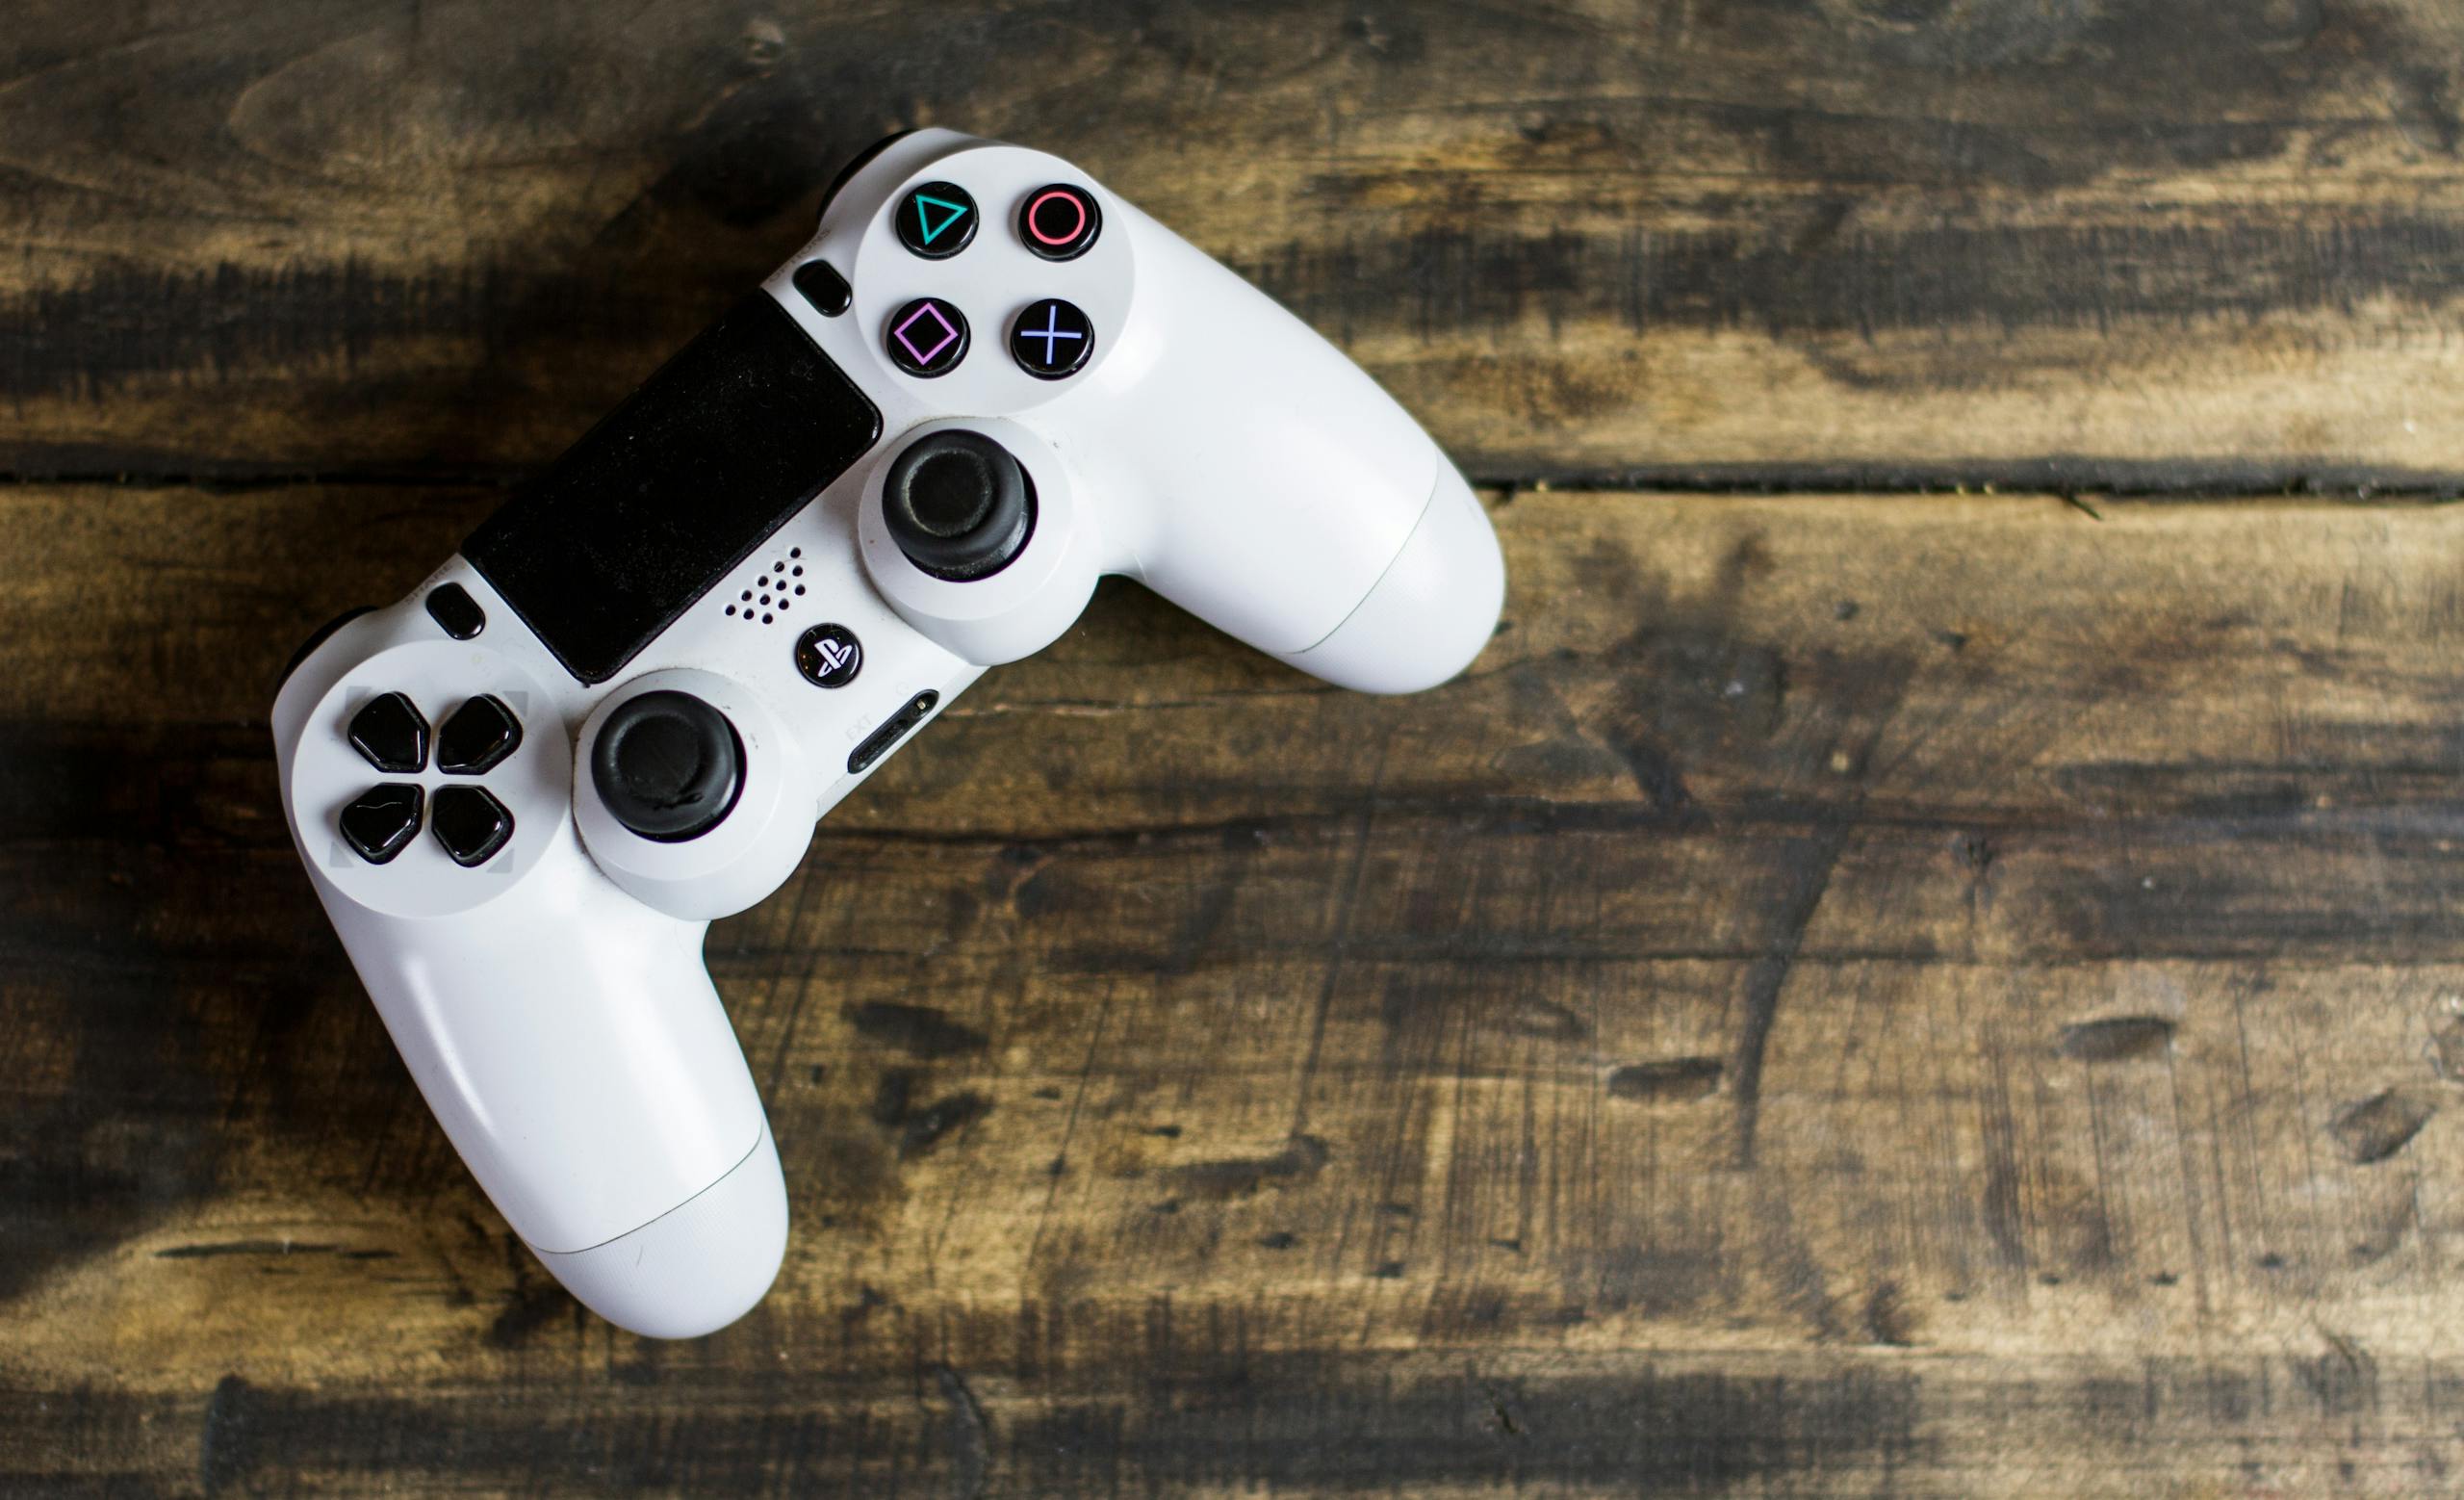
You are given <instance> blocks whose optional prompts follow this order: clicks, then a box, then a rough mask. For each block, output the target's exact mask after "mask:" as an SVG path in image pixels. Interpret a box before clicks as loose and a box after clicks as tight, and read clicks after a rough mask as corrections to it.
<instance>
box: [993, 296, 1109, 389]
mask: <svg viewBox="0 0 2464 1500" xmlns="http://www.w3.org/2000/svg"><path fill="white" fill-rule="evenodd" d="M1094 352H1095V324H1094V322H1093V320H1091V319H1090V318H1089V317H1088V316H1087V315H1086V314H1085V313H1082V312H1080V311H1079V310H1078V309H1077V307H1076V305H1075V304H1073V303H1069V302H1065V301H1063V300H1062V299H1061V298H1059V297H1045V298H1044V299H1043V300H1042V301H1040V302H1030V303H1028V304H1027V310H1026V311H1025V312H1022V313H1020V314H1019V315H1018V321H1017V322H1015V323H1012V324H1011V325H1010V357H1011V358H1013V359H1014V360H1016V361H1017V362H1018V368H1019V369H1021V370H1023V371H1025V372H1026V373H1027V374H1029V375H1034V376H1035V377H1036V378H1037V379H1039V380H1059V379H1062V378H1064V377H1065V376H1068V375H1076V374H1077V373H1078V372H1079V371H1080V370H1082V369H1084V368H1085V367H1086V364H1087V360H1088V358H1089V357H1090V356H1091V355H1092V354H1093V353H1094Z"/></svg>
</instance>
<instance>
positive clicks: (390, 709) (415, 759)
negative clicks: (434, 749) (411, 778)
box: [350, 692, 427, 863]
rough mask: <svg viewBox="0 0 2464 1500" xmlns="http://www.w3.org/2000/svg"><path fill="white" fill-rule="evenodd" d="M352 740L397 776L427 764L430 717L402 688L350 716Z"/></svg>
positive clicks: (373, 761)
mask: <svg viewBox="0 0 2464 1500" xmlns="http://www.w3.org/2000/svg"><path fill="white" fill-rule="evenodd" d="M350 742H351V748H353V749H355V750H357V751H358V752H359V753H360V754H361V755H362V756H365V757H366V758H367V760H368V763H369V764H371V765H372V766H375V767H376V768H377V769H378V770H380V771H390V772H392V773H393V774H394V775H397V776H407V775H409V774H411V773H412V772H414V771H417V770H420V769H422V768H423V767H424V766H425V765H426V764H427V720H425V719H424V718H422V717H420V711H419V710H418V709H417V708H415V707H413V706H412V703H411V700H410V699H408V698H405V697H403V696H402V695H401V694H400V693H398V692H389V693H385V694H382V695H381V696H378V697H374V698H371V699H369V700H368V702H367V704H366V705H365V706H363V707H362V708H361V709H360V711H358V712H357V713H354V714H352V715H351V716H350ZM386 858H387V859H391V858H393V856H392V855H390V854H389V855H387V856H386ZM380 863H382V862H380Z"/></svg>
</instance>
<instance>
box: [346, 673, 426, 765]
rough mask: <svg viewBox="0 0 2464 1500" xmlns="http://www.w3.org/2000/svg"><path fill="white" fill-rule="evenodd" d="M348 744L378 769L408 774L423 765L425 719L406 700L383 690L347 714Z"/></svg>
mask: <svg viewBox="0 0 2464 1500" xmlns="http://www.w3.org/2000/svg"><path fill="white" fill-rule="evenodd" d="M350 743H351V748H352V749H354V750H357V751H358V752H359V753H360V755H361V756H363V757H365V758H366V760H367V762H368V763H369V764H371V765H372V766H375V767H376V768H377V769H378V770H380V771H387V772H391V773H392V774H394V775H396V776H408V775H410V774H411V773H412V772H414V771H418V770H421V769H423V768H424V767H425V766H426V765H427V720H425V719H424V718H422V717H420V711H419V710H418V709H417V708H415V707H414V706H413V705H412V703H411V700H410V699H408V698H405V697H403V696H402V695H401V694H400V693H398V692H389V693H383V694H380V695H379V696H377V697H374V698H371V699H369V700H368V702H367V703H366V704H364V705H362V706H361V708H360V711H358V712H356V713H354V714H352V715H351V716H350Z"/></svg>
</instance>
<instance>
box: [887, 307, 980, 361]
mask: <svg viewBox="0 0 2464 1500" xmlns="http://www.w3.org/2000/svg"><path fill="white" fill-rule="evenodd" d="M966 341H967V333H966V314H964V313H963V312H960V311H959V310H958V309H957V308H955V307H953V306H951V305H950V304H949V303H947V302H944V301H942V300H941V299H940V298H939V297H917V298H916V299H915V300H914V301H911V302H910V303H908V304H907V305H906V306H904V307H901V308H900V309H899V310H898V311H896V312H894V313H892V314H890V315H889V328H888V331H887V332H886V334H885V335H884V336H883V340H882V342H883V343H884V344H885V345H886V346H887V348H888V349H889V359H890V363H891V364H894V365H896V366H897V367H898V368H899V369H901V370H904V371H906V372H907V373H908V374H909V375H914V376H915V377H917V378H918V379H923V380H930V379H931V378H933V377H934V376H935V375H947V374H949V373H950V372H951V371H953V370H955V369H957V368H958V363H959V361H960V360H962V359H964V358H966Z"/></svg>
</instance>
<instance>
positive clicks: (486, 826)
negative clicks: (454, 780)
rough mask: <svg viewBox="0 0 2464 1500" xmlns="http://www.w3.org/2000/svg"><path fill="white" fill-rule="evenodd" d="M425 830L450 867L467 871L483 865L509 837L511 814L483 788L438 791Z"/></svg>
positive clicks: (452, 788)
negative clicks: (431, 834)
mask: <svg viewBox="0 0 2464 1500" xmlns="http://www.w3.org/2000/svg"><path fill="white" fill-rule="evenodd" d="M428 826H429V827H430V828H431V829H432V830H434V831H435V834H436V841H437V842H439V843H441V844H443V845H445V852H446V853H447V854H448V855H449V856H451V858H452V860H453V863H454V864H456V865H459V866H463V867H464V868H465V869H468V868H469V867H471V866H474V865H484V864H486V863H487V862H488V860H489V859H491V858H492V857H494V855H495V854H496V852H497V851H498V850H499V849H501V848H503V847H504V845H505V841H506V840H508V839H510V838H512V837H513V814H511V813H510V812H508V811H506V809H505V805H504V804H503V803H501V802H499V801H498V800H497V799H496V798H495V797H493V796H490V795H489V794H488V792H487V790H486V789H484V788H480V787H439V788H437V789H436V811H435V812H434V813H433V814H432V815H430V816H429V818H428Z"/></svg>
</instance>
